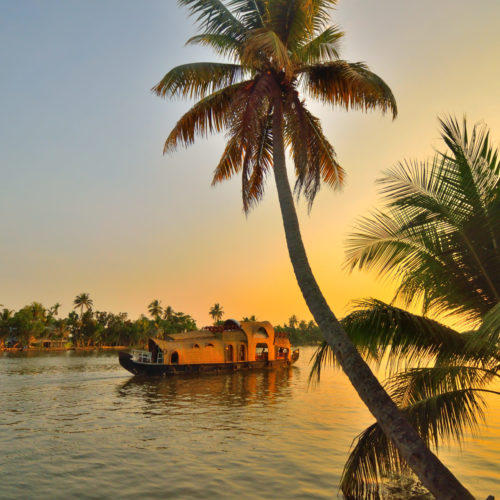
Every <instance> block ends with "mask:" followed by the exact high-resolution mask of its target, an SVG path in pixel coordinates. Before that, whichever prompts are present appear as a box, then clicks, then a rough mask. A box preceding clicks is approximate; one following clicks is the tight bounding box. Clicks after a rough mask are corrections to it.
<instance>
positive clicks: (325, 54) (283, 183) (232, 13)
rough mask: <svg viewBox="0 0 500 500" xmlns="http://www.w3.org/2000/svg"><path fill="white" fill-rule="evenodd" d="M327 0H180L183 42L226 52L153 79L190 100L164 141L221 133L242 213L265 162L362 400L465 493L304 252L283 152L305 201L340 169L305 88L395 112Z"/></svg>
mask: <svg viewBox="0 0 500 500" xmlns="http://www.w3.org/2000/svg"><path fill="white" fill-rule="evenodd" d="M335 3H336V1H335V0H313V1H311V0H232V1H231V2H227V3H224V2H223V1H222V0H179V4H180V5H183V6H187V7H188V8H189V9H190V11H191V13H192V14H193V15H194V16H196V19H197V22H198V24H199V26H200V29H201V33H200V34H199V35H197V36H195V37H193V38H191V39H190V40H189V41H188V43H191V44H193V43H194V44H202V45H206V46H209V47H211V48H212V49H214V50H215V52H216V53H217V54H218V55H219V56H224V57H227V58H229V59H230V62H228V63H222V62H214V63H210V62H209V63H191V64H185V65H182V66H178V67H176V68H174V69H172V70H171V71H169V72H168V73H167V74H166V75H165V77H164V78H163V79H162V80H161V81H160V82H159V83H158V84H157V85H156V86H155V87H154V89H153V90H154V92H156V93H157V94H158V95H159V96H163V97H190V98H194V99H197V100H198V102H197V103H196V104H195V105H194V106H193V107H192V108H191V109H190V110H189V111H188V112H187V113H186V114H185V115H184V116H183V117H182V118H181V119H180V120H179V121H178V123H177V124H176V126H175V127H174V129H173V130H172V132H171V133H170V135H169V136H168V138H167V140H166V143H165V148H164V151H165V152H170V151H173V150H174V149H175V148H176V147H177V146H179V145H186V146H187V145H190V144H192V143H193V142H194V139H195V136H196V135H198V134H199V135H207V134H208V133H214V132H221V131H226V132H227V137H228V141H227V146H226V148H225V150H224V152H223V155H222V157H221V159H220V162H219V164H218V165H217V167H216V169H215V172H214V177H213V183H214V184H216V183H218V182H220V181H222V180H225V179H229V178H231V177H232V176H233V175H235V174H241V177H242V195H243V207H244V210H245V211H246V212H248V211H249V210H250V208H251V207H252V206H253V205H254V204H256V203H257V202H258V201H259V200H260V199H261V198H262V196H263V194H264V185H265V182H264V181H265V178H266V176H267V174H269V173H271V172H272V173H273V174H274V179H275V183H276V187H277V191H278V198H279V203H280V208H281V213H282V218H283V225H284V229H285V236H286V242H287V246H288V250H289V255H290V259H291V261H292V265H293V269H294V272H295V276H296V278H297V282H298V284H299V287H300V289H301V291H302V294H303V296H304V299H305V301H306V303H307V305H308V307H309V309H310V311H311V313H312V315H313V317H314V319H315V321H316V323H317V324H318V325H319V327H320V328H321V331H322V333H323V335H324V336H325V339H326V340H327V342H328V343H329V345H330V346H331V347H332V349H333V350H334V352H335V355H336V357H337V360H338V361H339V363H340V364H341V366H342V368H343V370H344V371H345V373H346V374H347V376H348V377H349V379H350V380H351V382H352V384H353V385H354V387H355V389H356V390H357V392H358V394H359V395H360V397H361V399H362V400H363V401H364V403H365V404H366V405H367V407H368V408H369V409H370V411H371V412H372V413H373V415H374V416H375V417H376V419H377V421H378V422H379V423H380V425H381V427H382V428H383V429H384V432H386V433H387V435H388V436H389V437H390V439H392V440H393V441H394V442H395V444H396V446H397V447H398V449H399V450H400V451H401V453H402V454H403V456H404V457H405V459H406V460H407V461H408V463H409V464H410V465H411V467H412V468H413V470H415V472H416V473H417V475H418V476H419V477H420V478H421V480H422V482H423V483H424V484H425V485H426V486H427V487H428V488H429V489H430V490H431V491H432V492H433V493H434V494H435V495H436V496H439V497H440V498H458V497H461V498H471V496H470V494H469V493H468V492H467V491H466V490H465V489H464V488H463V486H462V485H460V483H459V482H458V481H457V480H456V479H455V478H454V477H453V476H452V474H451V473H450V472H449V471H448V470H447V469H446V468H445V467H444V466H443V465H442V464H441V463H440V462H439V460H438V459H437V458H436V457H435V456H434V455H433V454H432V453H431V452H430V451H429V450H428V448H427V447H426V446H425V444H424V443H423V441H422V440H421V439H420V437H419V436H418V434H417V433H416V431H415V430H414V429H413V428H412V427H411V426H410V425H409V423H408V422H407V420H406V419H405V418H404V417H403V416H402V414H401V413H400V412H399V410H398V409H397V407H396V405H395V404H394V403H393V402H392V400H391V399H390V397H389V396H388V395H387V393H386V392H385V390H384V389H383V388H382V386H381V385H380V383H379V382H378V381H377V379H376V378H375V376H374V375H373V373H372V372H371V371H370V369H369V367H368V366H367V365H366V363H365V362H364V361H363V359H362V358H361V356H360V355H359V353H358V351H357V350H356V348H355V347H354V346H353V344H352V342H351V341H350V340H349V338H348V336H347V334H346V333H345V332H344V330H343V329H342V328H341V326H340V324H339V322H338V320H337V319H336V317H335V316H334V314H333V312H332V311H331V309H330V308H329V306H328V304H327V303H326V300H325V299H324V297H323V295H322V293H321V291H320V289H319V287H318V285H317V283H316V280H315V278H314V276H313V274H312V271H311V268H310V266H309V263H308V259H307V255H306V252H305V248H304V245H303V243H302V238H301V234H300V229H299V224H298V218H297V214H296V211H295V205H294V200H293V194H292V189H291V187H290V184H289V181H288V177H287V170H286V162H285V151H286V149H288V150H289V152H290V153H291V156H292V158H293V161H294V167H295V174H296V183H295V192H296V194H297V195H300V194H302V195H304V196H305V198H306V199H307V201H308V202H309V206H311V204H312V203H313V201H314V198H315V196H316V194H317V192H318V189H319V188H320V186H321V184H322V183H325V184H326V185H328V186H330V187H338V186H340V184H341V183H342V179H343V175H344V172H343V170H342V168H341V167H340V165H339V164H338V163H337V161H336V158H335V151H334V149H333V147H332V145H331V144H330V142H329V141H328V139H327V138H326V137H325V135H324V134H323V131H322V128H321V125H320V122H319V119H318V118H317V117H316V116H314V115H313V114H312V113H311V111H310V110H309V109H308V108H307V106H306V104H305V102H304V100H303V98H302V97H301V94H300V93H301V91H304V92H305V93H306V94H308V95H309V96H310V97H312V98H315V99H319V100H320V101H322V102H323V103H325V104H329V105H340V106H343V107H345V108H347V109H361V110H369V109H376V108H378V109H380V110H381V111H382V112H386V111H390V112H392V114H393V116H395V115H396V103H395V100H394V97H393V95H392V92H391V90H390V89H389V87H388V86H387V85H386V84H385V83H384V81H383V80H382V79H381V78H379V77H378V76H377V75H375V74H374V73H372V72H371V71H369V70H368V68H367V67H366V66H365V65H364V64H362V63H349V62H347V61H344V60H342V59H340V58H339V54H338V47H337V42H338V40H339V39H340V38H341V37H342V32H340V31H339V30H338V29H337V28H335V27H332V26H329V25H328V23H329V21H330V17H329V13H330V9H331V7H333V6H334V5H335Z"/></svg>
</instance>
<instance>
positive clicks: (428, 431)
mask: <svg viewBox="0 0 500 500" xmlns="http://www.w3.org/2000/svg"><path fill="white" fill-rule="evenodd" d="M483 408H484V401H483V400H482V398H481V395H480V393H478V392H476V391H474V390H472V389H463V390H455V391H450V392H447V393H444V394H439V395H436V396H433V397H429V398H427V399H425V400H419V401H418V402H417V403H415V404H412V405H409V406H407V407H405V408H403V409H402V411H403V413H404V414H405V416H406V418H407V419H408V420H409V421H410V422H411V423H412V425H413V426H414V427H415V428H416V429H417V431H418V433H419V434H420V436H421V437H422V439H424V440H425V441H426V442H427V443H428V444H429V445H430V444H431V443H433V444H434V445H435V446H437V444H438V443H439V442H443V441H449V440H454V441H458V442H460V441H461V440H462V438H463V435H464V434H465V432H472V433H476V432H477V430H478V425H479V422H480V421H481V420H483V419H484V416H483ZM355 441H356V444H355V445H354V447H353V448H352V450H351V453H350V455H349V458H348V459H347V462H346V464H345V467H344V471H343V473H342V479H341V486H340V487H341V490H342V492H343V494H344V495H345V497H346V498H348V499H361V498H363V499H374V500H375V499H376V500H379V499H380V494H381V492H382V485H383V484H384V483H386V482H387V481H388V480H390V479H391V478H393V477H400V476H401V475H403V474H405V473H408V472H409V469H408V466H407V464H406V463H405V462H404V460H403V459H402V458H401V455H400V454H399V452H398V451H397V450H396V448H395V447H394V445H393V444H392V442H390V441H389V440H388V439H387V438H386V436H385V434H384V432H383V431H382V430H381V428H380V427H379V426H378V424H373V425H371V426H370V427H368V428H367V429H366V430H365V431H363V432H362V433H361V434H360V435H359V436H358V437H357V438H356V440H355Z"/></svg>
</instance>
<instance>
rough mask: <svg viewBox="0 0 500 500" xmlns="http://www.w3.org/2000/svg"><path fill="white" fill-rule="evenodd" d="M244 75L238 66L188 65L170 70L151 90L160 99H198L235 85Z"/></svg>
mask: <svg viewBox="0 0 500 500" xmlns="http://www.w3.org/2000/svg"><path fill="white" fill-rule="evenodd" d="M244 75H245V71H244V69H243V68H242V67H241V66H240V65H239V64H225V63H215V62H212V63H189V64H183V65H181V66H177V67H175V68H173V69H171V70H170V71H169V72H168V73H167V74H166V75H165V76H164V77H163V78H162V80H161V81H160V82H159V83H158V84H157V85H155V86H154V87H153V88H152V89H151V90H152V91H153V92H154V93H155V94H156V95H158V96H160V97H188V98H191V99H200V98H203V97H205V96H207V95H209V94H212V93H213V92H216V91H218V90H221V89H223V88H224V87H227V86H228V85H233V84H235V83H237V82H238V81H239V80H241V79H242V78H243V77H244Z"/></svg>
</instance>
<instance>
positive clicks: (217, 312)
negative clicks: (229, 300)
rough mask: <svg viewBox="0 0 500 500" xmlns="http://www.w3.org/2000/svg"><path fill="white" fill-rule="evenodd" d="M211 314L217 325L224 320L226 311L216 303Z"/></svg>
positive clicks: (211, 309)
mask: <svg viewBox="0 0 500 500" xmlns="http://www.w3.org/2000/svg"><path fill="white" fill-rule="evenodd" d="M209 314H210V316H212V318H213V320H214V324H216V323H218V322H219V321H220V320H221V319H222V316H223V315H224V309H222V307H221V305H220V304H219V303H216V304H214V305H213V306H212V307H211V308H210V311H209Z"/></svg>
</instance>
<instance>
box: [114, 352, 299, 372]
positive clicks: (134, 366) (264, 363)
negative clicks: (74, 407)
mask: <svg viewBox="0 0 500 500" xmlns="http://www.w3.org/2000/svg"><path fill="white" fill-rule="evenodd" d="M298 358H299V352H298V350H296V351H294V352H293V354H292V357H291V359H274V360H257V361H236V362H232V363H231V362H228V363H197V364H183V365H181V364H178V365H168V364H163V363H139V362H137V361H134V360H133V359H132V355H131V354H130V353H128V352H123V351H120V352H119V353H118V359H119V361H120V365H121V366H122V367H123V368H125V369H126V370H128V371H129V372H131V373H133V374H134V375H141V374H142V375H153V376H170V375H182V374H205V373H231V372H236V371H241V370H256V369H274V368H279V367H284V366H290V365H292V364H293V363H295V362H296V361H297V359H298Z"/></svg>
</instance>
